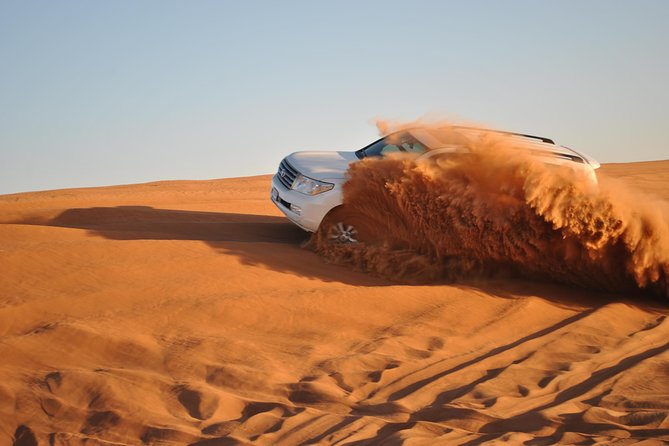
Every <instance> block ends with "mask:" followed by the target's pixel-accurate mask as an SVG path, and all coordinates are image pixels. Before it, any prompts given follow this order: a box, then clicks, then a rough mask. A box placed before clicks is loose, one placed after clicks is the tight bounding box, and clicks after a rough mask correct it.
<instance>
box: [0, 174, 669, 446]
mask: <svg viewBox="0 0 669 446" xmlns="http://www.w3.org/2000/svg"><path fill="white" fill-rule="evenodd" d="M601 172H603V173H604V174H608V175H610V176H613V177H619V178H621V179H622V180H623V181H625V182H626V183H628V184H630V185H632V186H634V187H638V188H640V189H643V190H646V191H647V192H650V193H652V194H655V195H657V196H659V197H660V198H661V199H664V200H669V173H668V172H669V161H659V162H649V163H630V164H615V165H605V166H604V167H603V168H602V170H601ZM269 181H270V177H269V176H259V177H250V178H237V179H227V180H213V181H169V182H158V183H150V184H142V185H129V186H118V187H106V188H90V189H72V190H58V191H47V192H39V193H26V194H15V195H5V196H0V267H1V270H0V271H1V273H0V358H2V360H1V361H0V444H3V445H4V444H7V445H11V444H14V445H17V446H18V445H20V446H27V445H35V444H39V445H49V444H53V445H79V444H87V445H113V444H123V445H141V444H156V445H200V446H205V445H208V446H213V445H237V444H239V445H242V444H258V445H297V444H321V445H325V444H341V445H343V444H348V445H365V444H384V445H392V444H407V445H439V444H444V445H452V444H462V445H478V444H484V443H486V442H489V443H490V444H492V443H496V442H505V441H506V442H509V443H511V444H528V445H543V444H555V443H562V444H595V443H598V444H605V443H607V442H619V444H631V443H635V442H640V441H644V444H666V443H667V442H669V320H667V317H666V316H667V315H668V314H669V306H668V305H669V304H667V302H666V301H665V300H662V299H652V298H649V297H644V296H640V295H636V294H623V295H621V294H615V293H597V292H592V291H586V290H581V289H578V288H569V287H564V286H560V285H556V284H551V283H543V282H528V281H521V280H502V279H497V280H479V281H471V280H470V281H463V282H460V283H457V284H453V285H443V284H439V285H420V286H418V285H402V284H397V283H395V282H391V281H387V280H384V279H380V278H376V277H373V276H370V275H366V274H362V273H357V272H354V271H351V270H349V269H347V268H345V267H342V266H337V265H333V264H329V263H327V262H326V261H325V260H324V259H323V258H321V257H319V256H318V255H316V254H315V253H313V252H311V251H309V250H308V249H305V248H303V247H301V245H302V244H303V242H304V241H305V240H306V236H305V234H304V233H303V232H302V231H300V230H299V229H297V228H295V227H294V226H292V225H291V224H289V223H287V221H286V220H285V219H284V218H283V217H281V216H280V213H279V212H278V211H277V210H276V209H274V207H273V205H272V204H271V203H270V202H269V200H268V198H267V195H268V188H269ZM617 444H618V443H617Z"/></svg>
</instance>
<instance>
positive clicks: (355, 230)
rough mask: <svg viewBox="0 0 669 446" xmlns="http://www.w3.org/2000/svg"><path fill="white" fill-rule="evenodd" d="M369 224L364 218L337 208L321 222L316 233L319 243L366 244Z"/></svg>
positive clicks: (340, 207)
mask: <svg viewBox="0 0 669 446" xmlns="http://www.w3.org/2000/svg"><path fill="white" fill-rule="evenodd" d="M370 226H371V225H370V223H369V222H368V221H365V219H364V217H362V216H360V215H359V214H355V213H353V212H351V211H349V210H348V209H347V208H346V207H345V206H339V207H337V208H335V209H333V210H332V211H330V213H329V214H328V215H326V216H325V218H324V219H323V221H322V222H321V225H320V227H319V228H318V232H319V235H320V239H321V241H323V242H325V243H327V244H332V245H348V244H355V243H368V242H369V241H370V240H371V237H370V234H371V231H370V230H369V229H370Z"/></svg>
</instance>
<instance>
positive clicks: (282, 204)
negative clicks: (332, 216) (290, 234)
mask: <svg viewBox="0 0 669 446" xmlns="http://www.w3.org/2000/svg"><path fill="white" fill-rule="evenodd" d="M270 198H271V199H272V202H273V203H274V204H275V205H276V207H278V208H279V210H280V211H281V212H283V213H284V215H285V216H286V217H288V219H289V220H290V221H292V222H293V223H295V224H296V225H297V226H299V227H300V228H302V229H304V230H305V231H309V232H316V230H317V229H318V226H319V225H320V224H321V221H322V220H323V218H324V217H325V215H326V214H327V213H328V212H330V210H331V209H332V208H333V207H335V206H337V205H339V204H341V190H340V188H339V185H335V188H334V189H332V190H329V191H327V192H323V193H321V194H318V195H305V194H303V193H301V192H296V191H294V190H291V189H288V188H286V186H284V185H283V184H282V183H281V181H279V179H278V177H277V175H274V177H273V178H272V191H271V192H270Z"/></svg>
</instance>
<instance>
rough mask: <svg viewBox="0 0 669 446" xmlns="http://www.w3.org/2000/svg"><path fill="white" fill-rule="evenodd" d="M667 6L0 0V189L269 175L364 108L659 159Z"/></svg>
mask: <svg viewBox="0 0 669 446" xmlns="http://www.w3.org/2000/svg"><path fill="white" fill-rule="evenodd" d="M668 23H669V1H667V0H657V1H649V0H635V1H632V0H629V1H614V0H606V1H592V0H589V1H580V0H579V1H534V0H532V1H529V0H528V1H513V0H511V1H389V0H384V1H364V0H359V1H353V0H350V1H349V0H339V1H330V2H326V1H315V0H309V1H291V0H284V1H253V0H246V1H240V0H235V1H224V0H218V1H168V0H159V1H140V0H133V1H121V0H114V1H111V0H109V1H67V0H58V1H51V0H45V1H33V0H16V1H8V0H0V61H1V63H0V193H11V192H19V191H28V190H40V189H55V188H63V187H77V186H93V185H107V184H121V183H134V182H143V181H152V180H161V179H204V178H221V177H233V176H246V175H254V174H263V173H271V172H273V171H274V170H275V169H276V166H277V164H278V162H279V161H280V159H281V158H282V156H283V155H285V154H287V153H289V152H291V151H294V150H298V149H317V150H328V149H339V150H353V149H357V148H359V147H361V146H363V145H365V144H367V143H368V142H370V141H371V140H372V139H373V138H374V137H375V136H376V129H375V128H374V126H373V120H374V119H375V118H377V117H384V118H395V119H407V120H409V119H415V118H418V117H420V116H422V115H425V114H437V115H441V116H446V117H449V116H455V117H458V118H461V119H465V120H469V121H476V122H480V123H486V124H488V125H491V126H494V127H498V128H504V129H508V130H514V131H521V132H528V133H535V134H541V135H545V136H549V137H553V138H555V139H556V140H557V141H558V142H560V143H562V144H564V145H567V146H571V147H574V148H576V149H581V150H584V151H586V152H588V153H590V154H591V155H593V156H595V157H596V158H597V159H598V160H600V161H602V162H617V161H632V160H650V159H666V158H669V142H668V141H669V25H667V24H668Z"/></svg>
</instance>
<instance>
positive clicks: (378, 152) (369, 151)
mask: <svg viewBox="0 0 669 446" xmlns="http://www.w3.org/2000/svg"><path fill="white" fill-rule="evenodd" d="M426 151H427V148H426V146H425V145H424V144H423V143H421V142H420V141H418V140H417V139H416V138H414V137H413V136H412V135H411V134H410V133H409V132H400V133H393V134H392V135H388V136H386V137H383V138H381V139H379V140H378V141H374V142H373V143H371V144H370V145H368V146H367V147H364V148H362V149H360V150H358V151H357V152H355V154H356V155H358V158H360V159H362V158H367V157H375V156H384V155H387V154H389V153H393V152H407V153H418V154H421V153H425V152H426Z"/></svg>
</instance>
